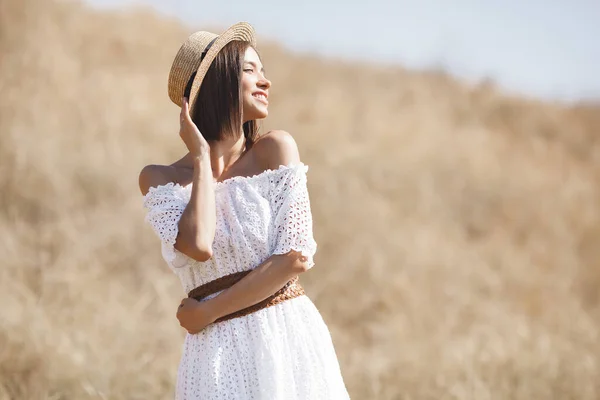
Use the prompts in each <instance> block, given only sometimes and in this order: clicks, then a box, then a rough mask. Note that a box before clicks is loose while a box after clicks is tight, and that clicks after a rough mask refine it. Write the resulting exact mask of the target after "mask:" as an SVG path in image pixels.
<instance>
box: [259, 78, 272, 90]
mask: <svg viewBox="0 0 600 400" xmlns="http://www.w3.org/2000/svg"><path fill="white" fill-rule="evenodd" d="M258 87H260V88H261V89H269V88H270V87H271V81H270V80H268V79H267V78H265V77H264V76H263V77H262V79H261V80H260V81H259V82H258Z"/></svg>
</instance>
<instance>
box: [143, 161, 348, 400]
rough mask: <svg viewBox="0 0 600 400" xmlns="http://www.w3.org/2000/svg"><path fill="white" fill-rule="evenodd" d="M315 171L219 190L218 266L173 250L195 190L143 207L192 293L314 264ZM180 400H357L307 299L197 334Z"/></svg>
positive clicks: (153, 191) (236, 181)
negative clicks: (277, 257) (276, 262)
mask: <svg viewBox="0 0 600 400" xmlns="http://www.w3.org/2000/svg"><path fill="white" fill-rule="evenodd" d="M307 170H308V166H306V165H304V164H297V165H288V166H283V165H282V166H280V167H279V168H278V169H276V170H267V171H264V172H262V173H260V174H258V175H254V176H251V177H233V178H230V179H227V180H225V181H223V182H217V183H215V198H216V221H217V224H216V233H215V239H214V242H213V257H212V258H211V259H210V260H208V261H206V262H198V261H196V260H193V259H191V258H189V257H187V256H186V255H185V254H183V253H181V252H179V251H178V250H177V249H175V248H174V247H173V245H174V243H175V239H176V237H177V232H178V221H179V219H180V217H181V214H182V213H183V210H184V209H185V207H186V204H187V203H188V201H189V198H190V194H191V185H188V186H186V187H183V186H181V185H179V184H177V183H168V184H166V185H161V186H158V187H153V188H150V191H149V192H148V193H147V194H146V196H145V199H144V206H145V207H146V208H147V209H148V213H147V215H146V221H148V222H149V223H150V224H151V226H152V227H153V229H154V231H155V232H156V233H157V235H158V236H159V237H160V239H161V243H162V255H163V258H164V259H165V261H166V262H167V263H168V265H169V267H170V268H171V269H172V270H173V271H174V272H175V274H177V276H178V277H179V279H180V280H181V283H182V285H183V288H184V290H185V292H186V293H187V292H189V291H190V290H192V289H193V288H195V287H197V286H200V285H202V284H204V283H207V282H210V281H212V280H215V279H217V278H219V277H222V276H225V275H229V274H232V273H234V272H241V271H246V270H249V269H252V268H255V267H256V266H258V265H260V264H261V263H262V262H263V261H265V260H266V259H267V258H269V257H270V256H271V255H273V254H285V253H287V252H289V251H290V250H295V251H300V252H302V253H303V254H304V255H305V256H307V257H308V259H309V263H310V264H309V265H310V266H311V267H312V266H313V265H314V262H313V256H314V254H315V252H316V248H317V245H316V243H315V241H314V238H313V233H312V216H311V210H310V202H309V196H308V190H307V186H306V172H307ZM215 295H217V294H215ZM213 296H214V295H213ZM209 297H212V296H209ZM176 398H177V399H179V400H191V399H202V400H249V399H254V400H259V399H260V400H341V399H349V395H348V392H347V390H346V387H345V385H344V381H343V378H342V375H341V372H340V367H339V364H338V360H337V357H336V353H335V350H334V346H333V343H332V340H331V336H330V333H329V330H328V328H327V326H326V324H325V323H324V321H323V319H322V317H321V315H320V314H319V311H318V310H317V308H316V307H315V305H314V304H313V303H312V301H311V300H310V299H309V298H308V297H307V296H306V295H302V296H300V297H296V298H294V299H291V300H287V301H284V302H283V303H279V304H277V305H274V306H271V307H268V308H265V309H262V310H259V311H257V312H254V313H252V314H249V315H246V316H243V317H238V318H234V319H231V320H228V321H223V322H218V323H215V324H212V325H210V326H208V327H207V328H205V329H204V330H203V331H201V332H200V333H198V334H195V335H190V334H188V335H187V336H186V338H185V342H184V344H183V353H182V357H181V361H180V364H179V369H178V375H177V387H176Z"/></svg>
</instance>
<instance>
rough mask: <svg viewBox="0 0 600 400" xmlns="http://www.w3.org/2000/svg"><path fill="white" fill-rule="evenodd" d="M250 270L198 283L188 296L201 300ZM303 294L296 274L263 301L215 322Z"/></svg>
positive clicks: (238, 279)
mask: <svg viewBox="0 0 600 400" xmlns="http://www.w3.org/2000/svg"><path fill="white" fill-rule="evenodd" d="M250 272H252V271H251V270H250V271H242V272H235V273H233V274H229V275H225V276H222V277H220V278H217V279H215V280H214V281H210V282H208V283H205V284H204V285H200V286H198V287H197V288H194V289H192V290H191V291H190V292H189V293H188V297H190V298H193V299H196V300H198V301H202V300H203V299H205V298H206V297H207V296H210V295H211V294H215V293H217V292H220V291H222V290H225V289H227V288H229V287H231V286H233V285H235V284H236V283H237V282H239V281H240V280H241V279H242V278H243V277H244V276H246V275H248V274H249V273H250ZM304 294H305V292H304V288H303V287H302V286H300V283H299V279H298V277H297V276H295V277H294V278H292V279H291V280H290V281H289V282H288V283H286V284H285V286H284V287H282V288H281V289H279V290H278V291H277V292H275V293H274V294H272V295H271V296H269V297H267V298H266V299H264V300H263V301H261V302H259V303H257V304H254V305H253V306H250V307H247V308H244V309H242V310H239V311H236V312H234V313H231V314H228V315H225V316H223V317H221V318H219V319H217V320H216V321H215V322H222V321H227V320H230V319H233V318H238V317H243V316H244V315H248V314H251V313H253V312H256V311H258V310H262V309H263V308H267V307H271V306H274V305H276V304H279V303H282V302H284V301H286V300H290V299H293V298H295V297H299V296H302V295H304Z"/></svg>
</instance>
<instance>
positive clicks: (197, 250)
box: [175, 243, 213, 262]
mask: <svg viewBox="0 0 600 400" xmlns="http://www.w3.org/2000/svg"><path fill="white" fill-rule="evenodd" d="M175 248H177V249H178V250H179V251H180V252H182V253H183V254H185V255H186V256H188V257H190V258H192V259H194V260H196V261H200V262H205V261H208V260H210V259H211V258H212V256H213V252H212V247H211V246H208V245H204V244H202V243H176V244H175Z"/></svg>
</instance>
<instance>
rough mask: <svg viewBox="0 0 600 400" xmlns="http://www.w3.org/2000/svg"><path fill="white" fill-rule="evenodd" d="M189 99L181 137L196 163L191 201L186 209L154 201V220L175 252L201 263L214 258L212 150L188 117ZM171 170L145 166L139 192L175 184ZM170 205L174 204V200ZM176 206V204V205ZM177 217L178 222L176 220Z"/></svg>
mask: <svg viewBox="0 0 600 400" xmlns="http://www.w3.org/2000/svg"><path fill="white" fill-rule="evenodd" d="M188 107H189V106H188V101H187V99H185V98H184V99H183V106H182V108H181V113H180V116H179V118H180V128H179V136H180V137H181V139H182V140H183V142H184V143H185V145H186V146H187V148H188V150H189V152H190V155H191V158H192V160H193V167H194V173H193V178H192V182H191V185H192V192H191V195H190V200H189V202H187V204H186V205H185V206H184V207H181V206H180V205H179V204H171V205H168V204H167V205H165V204H166V203H168V201H165V200H164V199H154V200H153V201H154V202H155V203H156V204H154V206H160V207H158V209H157V210H155V211H154V212H153V219H154V220H155V222H156V224H157V225H159V226H160V227H161V228H162V233H161V234H159V236H161V239H162V240H163V241H167V242H168V243H169V245H171V246H172V247H173V248H175V249H177V250H179V251H180V252H182V253H184V254H186V255H187V256H189V257H191V258H193V259H195V260H198V261H207V260H208V259H210V258H211V257H212V243H213V240H214V237H215V230H216V209H215V193H214V184H213V176H212V168H211V165H210V146H209V145H208V143H207V142H206V140H205V139H204V137H203V136H202V134H201V133H200V131H199V130H198V128H197V127H196V125H195V124H194V122H193V121H192V119H191V118H190V115H189V108H188ZM168 172H169V168H168V167H162V166H154V165H150V166H146V167H144V169H142V172H141V173H140V177H139V184H140V190H141V192H142V194H143V195H146V194H147V193H148V191H149V190H150V188H151V187H158V186H160V185H165V184H167V183H169V182H172V181H173V177H172V176H170V175H172V174H169V173H168ZM171 203H173V201H172V199H171ZM175 203H176V202H175ZM176 217H177V219H175V218H176Z"/></svg>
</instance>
